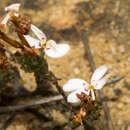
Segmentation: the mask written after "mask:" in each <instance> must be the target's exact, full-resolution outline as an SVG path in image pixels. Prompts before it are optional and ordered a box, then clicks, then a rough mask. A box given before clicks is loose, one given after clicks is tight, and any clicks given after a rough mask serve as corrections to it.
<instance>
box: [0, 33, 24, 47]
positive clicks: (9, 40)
mask: <svg viewBox="0 0 130 130" xmlns="http://www.w3.org/2000/svg"><path fill="white" fill-rule="evenodd" d="M0 39H2V40H4V41H5V42H7V43H8V44H10V45H12V46H14V47H15V48H22V47H23V46H22V44H21V43H20V42H18V41H16V40H14V39H12V38H10V37H8V36H7V35H6V34H5V33H4V32H2V31H0Z"/></svg>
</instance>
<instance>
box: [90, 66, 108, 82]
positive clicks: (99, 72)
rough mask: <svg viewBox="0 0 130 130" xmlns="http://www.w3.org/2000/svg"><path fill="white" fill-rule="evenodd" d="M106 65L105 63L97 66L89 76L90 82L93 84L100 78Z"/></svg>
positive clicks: (105, 69) (104, 71) (105, 70)
mask: <svg viewBox="0 0 130 130" xmlns="http://www.w3.org/2000/svg"><path fill="white" fill-rule="evenodd" d="M107 69H108V67H107V66H106V65H102V66H100V67H99V68H97V69H96V70H95V71H94V73H93V75H92V78H91V84H93V83H94V82H95V81H98V80H100V79H101V78H102V77H103V75H104V74H105V73H106V72H107Z"/></svg>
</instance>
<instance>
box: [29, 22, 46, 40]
mask: <svg viewBox="0 0 130 130" xmlns="http://www.w3.org/2000/svg"><path fill="white" fill-rule="evenodd" d="M31 30H32V31H33V32H34V34H35V35H36V36H37V37H38V38H39V39H40V40H41V41H43V42H46V35H45V34H44V33H43V32H42V31H41V30H40V29H39V28H37V27H36V26H35V25H34V24H31Z"/></svg>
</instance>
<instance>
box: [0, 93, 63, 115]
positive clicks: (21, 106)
mask: <svg viewBox="0 0 130 130" xmlns="http://www.w3.org/2000/svg"><path fill="white" fill-rule="evenodd" d="M62 99H63V96H62V95H58V96H53V97H48V98H42V99H39V100H36V101H32V102H31V103H28V104H19V105H12V106H1V107H0V113H5V112H9V111H18V110H22V109H26V108H31V107H34V106H39V105H41V104H46V103H50V102H54V101H58V100H62Z"/></svg>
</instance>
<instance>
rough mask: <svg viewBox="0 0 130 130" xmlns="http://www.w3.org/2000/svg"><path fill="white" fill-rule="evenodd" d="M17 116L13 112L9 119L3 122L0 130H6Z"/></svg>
mask: <svg viewBox="0 0 130 130" xmlns="http://www.w3.org/2000/svg"><path fill="white" fill-rule="evenodd" d="M16 115H17V113H16V112H13V113H12V114H11V115H10V117H9V118H8V119H7V120H6V121H5V123H4V125H3V126H2V127H1V128H0V130H6V128H7V127H8V126H9V125H10V124H11V122H12V120H13V119H14V118H15V116H16Z"/></svg>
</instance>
